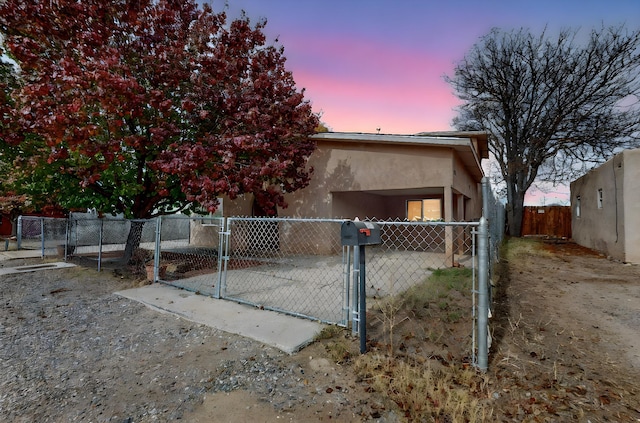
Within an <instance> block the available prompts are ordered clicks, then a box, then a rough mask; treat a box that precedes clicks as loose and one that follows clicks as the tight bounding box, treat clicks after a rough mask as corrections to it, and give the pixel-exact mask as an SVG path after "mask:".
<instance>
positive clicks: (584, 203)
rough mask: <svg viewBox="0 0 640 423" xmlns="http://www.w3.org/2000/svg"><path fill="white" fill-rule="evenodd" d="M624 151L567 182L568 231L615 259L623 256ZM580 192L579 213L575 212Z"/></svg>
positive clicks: (582, 242)
mask: <svg viewBox="0 0 640 423" xmlns="http://www.w3.org/2000/svg"><path fill="white" fill-rule="evenodd" d="M624 162H625V160H624V155H622V154H619V155H617V156H615V157H614V158H612V159H611V160H609V161H607V162H606V163H604V164H603V165H601V166H600V167H598V168H597V169H593V170H591V171H589V173H587V174H586V175H584V176H583V177H581V178H579V179H577V180H576V181H574V182H572V183H571V210H572V222H571V231H572V234H573V235H572V236H573V239H574V240H575V241H576V242H577V243H578V244H580V245H583V246H585V247H589V248H593V249H595V250H597V251H600V252H602V253H604V254H606V255H609V256H611V257H613V258H615V259H617V260H623V261H624V260H626V258H625V223H624V217H625V213H624V204H625V200H626V193H625V191H624V186H623V180H624V179H623V176H624V171H625V168H626V167H628V166H626V165H625V164H624ZM599 189H602V192H603V198H602V208H598V190H599ZM578 196H580V216H579V217H578V216H576V207H577V198H578Z"/></svg>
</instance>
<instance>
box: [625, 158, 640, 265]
mask: <svg viewBox="0 0 640 423" xmlns="http://www.w3.org/2000/svg"><path fill="white" fill-rule="evenodd" d="M623 157H624V168H623V171H624V186H623V196H624V216H623V217H624V218H623V219H622V224H621V227H620V231H621V232H623V233H624V248H625V261H628V262H630V263H639V264H640V149H635V150H626V151H624V152H623Z"/></svg>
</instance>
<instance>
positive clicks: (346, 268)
mask: <svg viewBox="0 0 640 423" xmlns="http://www.w3.org/2000/svg"><path fill="white" fill-rule="evenodd" d="M342 273H343V278H344V285H343V288H342V312H343V317H342V318H343V322H344V325H345V327H347V328H348V327H349V324H350V319H349V314H350V312H351V303H350V301H351V247H348V246H346V245H344V246H342Z"/></svg>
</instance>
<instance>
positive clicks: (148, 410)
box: [0, 242, 640, 423]
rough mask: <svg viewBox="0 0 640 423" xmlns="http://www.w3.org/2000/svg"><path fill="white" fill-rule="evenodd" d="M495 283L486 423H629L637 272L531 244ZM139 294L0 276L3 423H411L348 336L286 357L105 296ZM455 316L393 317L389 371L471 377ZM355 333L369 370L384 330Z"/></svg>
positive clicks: (76, 279)
mask: <svg viewBox="0 0 640 423" xmlns="http://www.w3.org/2000/svg"><path fill="white" fill-rule="evenodd" d="M35 262H39V261H29V262H16V261H10V262H0V265H1V266H4V267H7V266H16V265H21V264H28V263H35ZM494 279H495V282H496V287H495V292H494V294H495V309H494V316H493V318H492V319H491V321H490V324H491V330H492V346H491V352H490V362H489V370H488V371H487V372H486V373H484V374H482V373H479V374H478V375H477V378H478V380H479V381H480V382H479V383H478V384H477V385H476V386H479V387H480V389H476V390H474V392H473V395H474V396H475V397H476V398H477V399H478V400H479V403H480V404H481V406H482V407H484V408H485V409H487V410H489V416H490V417H488V418H487V419H486V421H505V422H511V421H513V422H522V421H531V422H560V421H580V422H587V421H589V422H593V423H595V422H605V421H607V422H633V421H640V388H639V386H640V385H639V384H638V383H637V381H638V380H640V267H638V266H635V265H626V264H623V263H619V262H615V261H611V260H608V259H606V258H605V257H602V256H600V255H598V254H596V253H594V252H592V251H590V250H586V249H583V248H581V247H577V246H575V245H574V244H570V243H566V244H546V243H545V244H542V243H540V244H536V245H534V244H531V243H530V242H528V243H523V244H518V245H517V246H516V247H513V248H510V252H509V254H508V255H507V256H506V258H505V259H503V260H502V261H501V263H500V264H499V267H498V268H497V271H496V274H495V278H494ZM139 283H140V279H139V278H138V279H137V278H136V277H135V276H132V275H130V274H128V273H127V272H126V271H125V269H112V270H107V271H103V272H100V273H98V272H96V271H95V270H93V269H91V268H83V267H78V268H73V269H60V270H51V271H39V272H33V273H28V274H20V275H6V276H3V277H2V279H0V304H1V305H2V307H0V421H15V422H32V421H39V422H67V421H97V422H118V423H121V422H129V423H131V422H152V421H153V422H156V421H157V422H168V421H187V422H232V421H254V422H307V421H334V422H359V421H378V422H401V421H407V420H409V421H412V416H411V415H410V414H408V413H405V412H403V411H401V410H400V408H399V407H398V405H397V404H394V403H393V401H391V400H390V398H389V397H388V396H387V394H386V393H385V392H382V391H380V390H375V389H372V386H371V383H370V381H369V380H368V379H367V378H366V377H363V376H362V374H361V373H359V372H358V371H357V355H355V354H354V351H357V348H358V340H357V339H353V338H351V337H350V336H349V334H348V333H337V334H334V336H333V337H332V338H328V339H323V340H319V341H317V342H316V343H314V344H312V345H310V346H309V347H307V348H305V349H303V350H302V351H301V352H299V353H297V354H294V355H291V356H290V355H287V354H284V353H282V352H280V351H278V350H275V349H273V348H270V347H267V346H264V345H262V344H260V343H257V342H254V341H250V340H247V339H244V338H242V337H239V336H236V335H231V334H226V333H223V332H221V331H217V330H215V329H212V328H207V327H204V326H201V325H196V324H193V323H191V322H187V321H184V320H182V319H180V318H177V317H175V316H171V315H167V314H160V313H157V312H155V311H152V310H150V309H148V308H145V307H144V306H142V305H139V304H136V303H134V302H131V301H129V300H126V299H124V298H121V297H118V296H116V295H113V292H115V291H117V290H121V289H124V288H126V287H128V286H136V285H138V284H139ZM456 295H457V294H456ZM454 300H455V301H454ZM454 300H451V299H449V303H448V304H446V307H445V306H441V307H438V306H432V307H431V308H429V309H428V310H427V311H425V312H424V313H416V310H412V311H410V312H407V313H406V314H399V315H398V316H397V320H396V321H397V325H396V326H395V331H396V332H395V336H397V339H399V340H401V342H397V345H396V346H397V348H398V352H397V353H396V354H397V356H398V357H399V358H402V357H412V362H414V363H416V362H417V363H420V365H421V366H425V367H426V366H431V365H432V364H433V365H434V366H440V367H441V368H453V367H464V368H468V367H469V360H470V357H469V353H470V351H469V346H470V335H469V331H468V329H469V327H470V326H469V325H470V319H469V318H468V317H465V316H464V315H463V316H462V317H459V318H452V316H453V315H458V310H457V309H456V308H455V307H466V306H467V305H466V302H468V298H467V297H462V296H461V297H460V298H457V299H454ZM439 304H441V303H439ZM442 313H444V314H442ZM368 319H369V321H370V322H371V323H370V327H369V328H368V334H369V338H370V339H369V343H368V346H369V348H370V350H371V351H370V353H368V354H376V353H378V351H382V350H385V348H386V345H385V340H386V339H387V336H388V334H386V333H385V332H386V331H388V325H385V324H383V323H381V322H384V321H385V317H384V316H382V315H381V312H380V311H376V310H372V311H371V312H370V315H369V316H368ZM386 321H387V322H388V319H386ZM434 334H435V336H434ZM338 341H339V342H340V343H341V344H344V345H346V346H347V348H346V351H345V353H344V355H343V356H342V357H340V356H339V355H336V349H335V346H336V344H338ZM418 356H419V357H421V359H420V360H417V357H418ZM425 401H426V400H425ZM413 421H420V420H413ZM424 421H441V422H444V421H452V420H450V419H447V418H446V416H441V417H435V418H431V419H427V420H424Z"/></svg>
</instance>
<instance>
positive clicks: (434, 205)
mask: <svg viewBox="0 0 640 423" xmlns="http://www.w3.org/2000/svg"><path fill="white" fill-rule="evenodd" d="M407 219H408V220H410V221H412V222H428V221H431V220H440V219H442V200H441V199H439V198H429V199H424V200H409V201H407Z"/></svg>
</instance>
